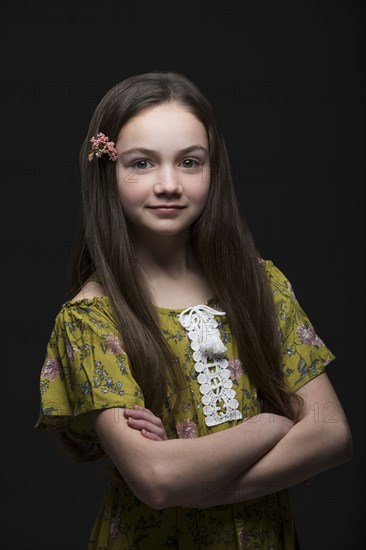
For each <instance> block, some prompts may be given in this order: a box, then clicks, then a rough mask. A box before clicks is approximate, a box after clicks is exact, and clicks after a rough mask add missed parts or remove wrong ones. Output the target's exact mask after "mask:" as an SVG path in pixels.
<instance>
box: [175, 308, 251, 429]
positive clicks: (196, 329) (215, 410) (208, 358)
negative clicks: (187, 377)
mask: <svg viewBox="0 0 366 550" xmlns="http://www.w3.org/2000/svg"><path fill="white" fill-rule="evenodd" d="M214 315H226V314H225V312H224V311H217V310H215V309H212V308H211V307H209V306H206V305H203V304H199V305H197V306H194V307H189V308H187V309H185V310H184V311H182V312H181V313H180V314H179V315H178V317H179V321H180V323H181V324H182V326H183V328H184V329H185V330H186V331H187V333H188V337H189V339H190V340H191V348H192V350H193V359H194V360H195V361H196V364H195V369H196V372H198V373H199V374H198V377H197V381H198V382H199V384H200V391H201V393H202V404H203V413H204V415H205V417H206V418H205V421H206V425H207V426H217V425H218V424H222V423H223V422H229V421H230V420H239V419H241V418H242V414H241V412H240V411H238V410H237V408H238V407H239V402H238V400H237V399H236V392H235V390H234V389H233V382H232V380H231V379H230V370H229V369H228V368H227V366H228V361H227V359H226V357H225V352H226V349H227V348H226V346H225V345H224V344H223V342H222V341H221V338H220V333H219V331H218V329H217V321H216V320H215V319H214Z"/></svg>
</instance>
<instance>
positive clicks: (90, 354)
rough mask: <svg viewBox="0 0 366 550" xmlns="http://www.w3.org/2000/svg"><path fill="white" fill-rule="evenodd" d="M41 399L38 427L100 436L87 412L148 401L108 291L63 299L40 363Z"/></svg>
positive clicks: (85, 435) (130, 405) (73, 434)
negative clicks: (88, 421)
mask: <svg viewBox="0 0 366 550" xmlns="http://www.w3.org/2000/svg"><path fill="white" fill-rule="evenodd" d="M40 400H41V410H40V414H39V418H38V420H37V423H36V425H35V426H34V427H35V428H38V429H41V430H46V429H47V430H58V431H64V432H66V433H68V434H69V436H70V435H72V436H80V437H82V438H90V439H94V440H95V441H97V437H96V434H95V433H94V432H93V431H90V433H88V425H87V424H86V423H85V419H87V418H88V415H84V414H82V413H86V412H90V411H93V410H97V409H107V408H111V407H129V408H131V407H133V405H135V404H137V405H140V406H144V398H143V394H142V391H141V389H140V387H139V385H138V384H137V382H136V381H135V380H134V378H133V376H132V374H131V371H130V367H129V362H128V357H127V355H126V353H125V351H124V349H123V344H122V342H121V339H120V337H119V334H118V331H117V329H116V322H115V318H114V316H113V314H112V307H111V304H110V302H109V298H108V297H107V296H102V297H94V298H87V299H83V300H77V301H75V302H66V303H65V304H63V306H62V308H61V310H60V311H59V313H58V315H57V316H56V319H55V325H54V328H53V330H52V333H51V336H50V339H49V341H48V345H47V350H46V357H45V360H44V363H43V367H42V369H41V374H40ZM89 429H90V430H91V426H89Z"/></svg>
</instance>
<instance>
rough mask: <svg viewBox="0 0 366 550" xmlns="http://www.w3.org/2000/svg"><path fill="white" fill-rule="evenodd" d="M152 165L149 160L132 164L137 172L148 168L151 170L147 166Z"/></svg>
mask: <svg viewBox="0 0 366 550" xmlns="http://www.w3.org/2000/svg"><path fill="white" fill-rule="evenodd" d="M148 164H151V162H149V161H148V160H136V161H135V162H133V163H132V164H131V166H133V167H134V168H135V169H136V170H145V169H146V168H149V167H148V166H147V165H148Z"/></svg>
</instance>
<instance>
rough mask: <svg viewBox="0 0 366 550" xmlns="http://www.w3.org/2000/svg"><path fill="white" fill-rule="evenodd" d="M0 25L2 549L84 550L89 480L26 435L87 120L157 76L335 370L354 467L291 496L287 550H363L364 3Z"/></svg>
mask: <svg viewBox="0 0 366 550" xmlns="http://www.w3.org/2000/svg"><path fill="white" fill-rule="evenodd" d="M1 24H2V37H1V53H0V55H1V67H2V70H1V101H0V103H1V110H2V114H1V120H2V123H1V149H0V152H1V180H2V192H3V201H2V216H1V226H2V245H1V254H2V269H1V275H2V287H1V289H2V292H1V320H2V330H1V333H0V334H1V337H2V348H1V349H2V374H1V396H2V400H1V404H2V415H1V418H2V433H1V435H2V443H3V446H2V453H1V457H2V468H1V473H2V504H3V505H4V506H5V508H4V507H3V508H2V509H3V510H4V509H5V512H3V527H2V535H1V542H2V544H3V547H5V546H6V547H7V548H11V549H12V550H17V549H19V550H61V549H62V550H65V549H68V550H80V549H84V548H86V547H87V541H88V536H89V532H90V530H91V528H92V525H93V523H94V520H95V517H96V514H97V511H98V508H99V505H100V503H101V499H102V497H103V495H104V492H105V490H106V480H105V477H104V469H103V463H102V462H101V463H95V464H89V465H78V464H74V463H73V462H72V461H71V459H69V458H68V456H67V455H66V454H65V452H64V451H63V450H62V448H61V447H60V446H59V445H58V444H57V442H56V439H55V437H54V435H53V434H50V433H46V432H39V431H35V430H34V429H33V426H34V424H35V421H36V419H37V416H38V410H39V394H38V382H39V373H40V369H41V367H42V364H43V360H44V355H45V348H46V343H47V341H48V338H49V336H50V332H51V329H52V326H53V322H54V318H55V315H56V314H57V312H58V309H59V307H60V305H61V303H63V298H64V286H65V274H66V267H67V262H68V258H69V252H70V250H71V247H72V243H73V240H74V230H75V224H76V220H77V216H78V211H79V208H80V193H79V176H78V165H77V162H78V153H79V149H80V146H81V143H82V141H83V139H84V136H85V134H86V131H87V126H88V123H89V119H90V117H91V115H92V112H93V110H94V108H95V107H96V105H97V103H98V102H99V100H100V99H101V97H102V96H103V95H104V93H105V92H106V91H107V90H108V89H109V88H110V87H111V86H112V85H114V84H116V83H117V82H120V81H121V80H123V79H124V78H126V77H128V76H131V75H134V74H139V73H143V72H147V71H150V70H155V69H161V70H169V69H170V70H175V71H178V72H181V73H183V74H185V75H186V76H188V77H189V78H190V79H191V80H193V81H194V82H195V83H196V84H198V86H199V87H200V88H201V89H202V90H203V91H204V92H205V93H206V94H207V95H208V97H209V99H210V100H211V102H212V104H213V106H214V108H215V110H216V113H217V117H218V120H219V122H220V125H221V127H222V130H223V132H224V135H225V136H226V143H227V147H228V150H229V154H230V158H231V163H232V172H233V176H234V181H235V185H236V189H237V193H238V196H239V198H240V202H241V204H242V207H243V211H244V214H245V217H246V219H247V222H248V224H249V227H250V229H251V231H252V233H253V235H254V237H255V240H256V242H257V244H258V246H259V249H260V251H261V253H262V256H263V257H264V258H267V259H272V260H273V262H274V263H275V265H277V266H278V267H279V268H280V269H281V270H282V271H283V272H284V273H285V274H286V276H287V277H288V278H289V280H290V281H291V282H292V284H293V288H294V290H295V293H296V295H297V298H298V300H299V302H300V304H301V305H302V307H303V308H304V310H305V311H306V313H307V314H308V315H309V317H310V319H311V321H312V322H313V324H314V326H315V329H316V330H317V332H318V334H319V336H320V337H321V338H322V339H323V340H324V341H325V343H326V344H327V345H328V347H329V348H330V349H331V350H332V351H333V353H334V354H335V355H336V360H335V361H334V362H332V363H331V364H330V365H329V367H328V368H327V372H328V375H329V377H330V379H331V381H332V383H333V385H334V387H335V389H336V391H337V394H338V396H339V398H340V400H341V402H342V404H343V406H344V409H345V411H346V414H347V416H348V418H349V422H350V425H351V429H352V432H353V438H354V458H353V460H352V461H351V462H350V463H347V464H345V465H342V466H339V467H337V468H334V469H332V470H329V471H328V472H326V473H324V474H321V475H319V476H318V477H317V478H316V479H315V480H314V481H313V482H312V483H311V484H310V485H309V486H303V485H301V486H298V487H296V488H295V489H293V490H291V496H292V501H293V509H294V514H295V518H296V522H297V526H298V531H299V537H300V542H301V548H302V550H340V549H344V548H348V549H355V550H358V549H361V548H363V547H364V546H363V542H362V540H363V539H364V537H363V532H364V517H365V510H364V463H365V462H364V461H365V457H364V454H363V431H364V420H363V415H364V407H363V401H364V384H365V375H364V371H365V369H364V366H365V361H364V354H363V346H364V330H365V325H364V321H363V319H364V306H365V303H364V240H363V232H364V222H363V214H364V202H363V187H364V168H365V162H364V159H365V157H364V146H365V132H364V130H365V109H364V91H365V57H364V46H365V32H364V26H365V4H364V3H363V2H359V1H350V0H347V1H346V0H344V1H338V0H334V1H321V0H320V1H311V0H310V1H302V0H299V1H277V0H273V1H262V0H258V1H248V2H244V1H243V2H232V1H228V2H224V1H217V2H213V1H207V2H179V1H177V2H174V1H158V2H154V1H151V2H141V1H137V2H117V1H116V2H111V1H104V2H102V1H98V2H96V1H89V2H83V1H80V2H77V1H74V2H71V1H66V2H57V1H56V2H49V3H48V2H41V1H38V2H33V1H29V2H18V1H13V2H10V1H7V2H3V3H2V6H1ZM4 513H5V516H4ZM4 519H5V521H4ZM4 545H5V546H4Z"/></svg>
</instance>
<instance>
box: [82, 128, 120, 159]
mask: <svg viewBox="0 0 366 550" xmlns="http://www.w3.org/2000/svg"><path fill="white" fill-rule="evenodd" d="M90 143H91V144H92V148H91V151H90V152H89V154H88V159H89V160H93V158H94V157H97V158H100V157H101V156H103V155H108V157H109V160H113V161H116V160H117V149H116V148H115V146H114V141H109V137H108V136H105V135H104V134H103V133H102V132H99V134H97V137H96V138H95V137H92V138H91V140H90Z"/></svg>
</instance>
